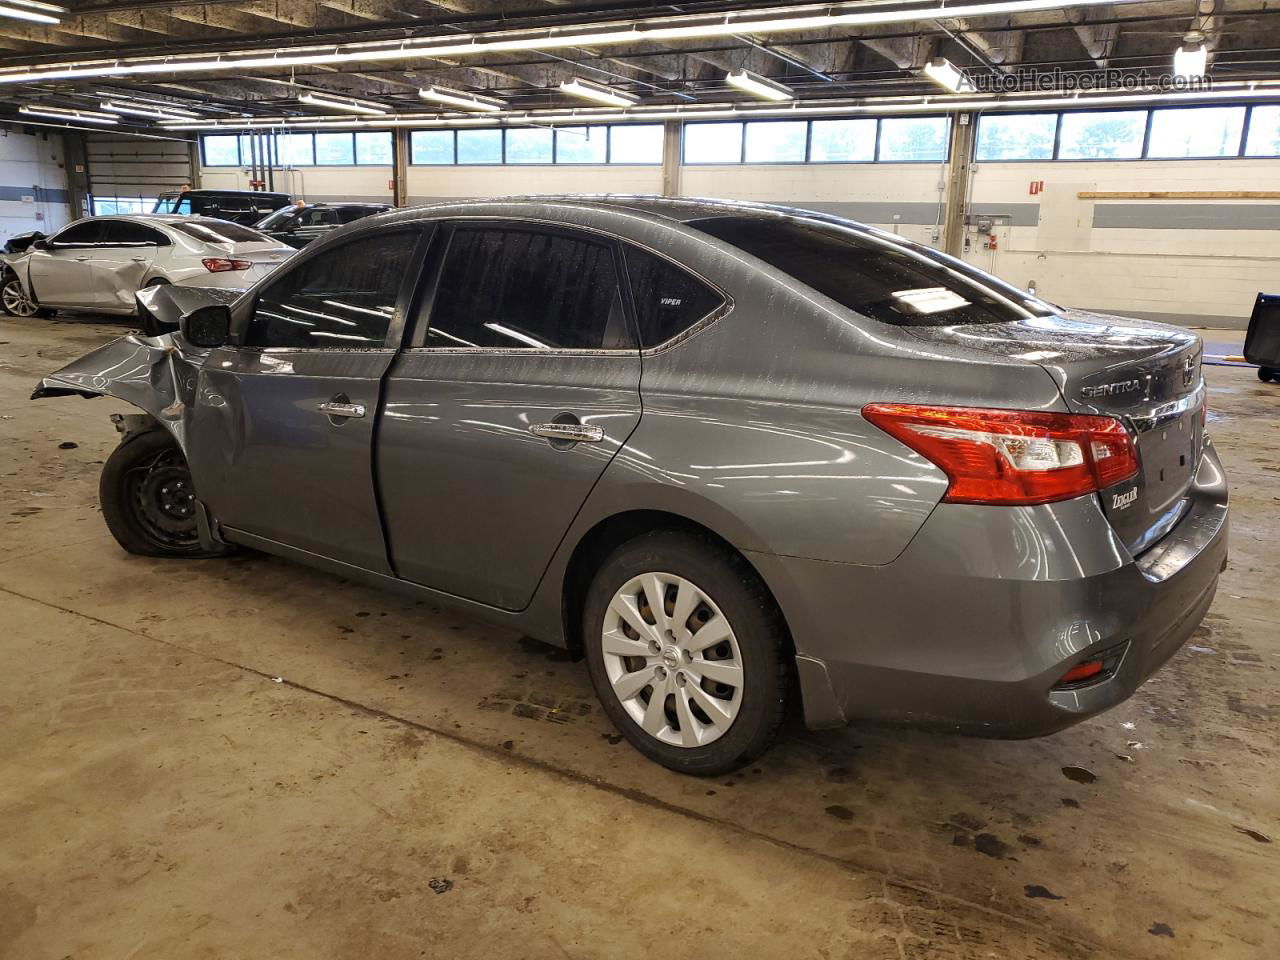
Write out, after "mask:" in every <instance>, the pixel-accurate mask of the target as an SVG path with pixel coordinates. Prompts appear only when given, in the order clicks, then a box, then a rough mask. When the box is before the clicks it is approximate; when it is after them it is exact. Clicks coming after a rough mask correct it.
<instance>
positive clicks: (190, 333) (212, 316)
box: [178, 303, 231, 350]
mask: <svg viewBox="0 0 1280 960" xmlns="http://www.w3.org/2000/svg"><path fill="white" fill-rule="evenodd" d="M178 329H179V330H181V331H182V337H183V339H184V340H186V341H187V342H188V343H189V344H191V345H192V346H193V347H208V348H209V349H211V350H212V349H213V348H214V347H220V346H222V345H223V344H224V343H226V342H227V338H228V337H229V336H230V335H231V308H230V307H228V306H226V305H225V304H221V303H215V304H210V305H209V306H207V307H199V308H198V309H195V310H192V311H191V312H190V313H188V314H185V315H183V316H182V317H180V318H179V320H178Z"/></svg>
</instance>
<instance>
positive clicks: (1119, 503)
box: [1111, 487, 1138, 510]
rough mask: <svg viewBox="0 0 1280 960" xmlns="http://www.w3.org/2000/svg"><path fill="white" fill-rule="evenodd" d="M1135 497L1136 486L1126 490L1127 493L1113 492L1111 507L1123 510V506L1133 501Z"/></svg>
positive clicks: (1136, 496) (1136, 497)
mask: <svg viewBox="0 0 1280 960" xmlns="http://www.w3.org/2000/svg"><path fill="white" fill-rule="evenodd" d="M1137 499H1138V488H1137V487H1134V488H1133V489H1132V490H1130V491H1128V492H1127V493H1113V494H1112V495H1111V509H1112V510H1123V509H1125V507H1127V506H1129V505H1130V504H1131V503H1133V501H1135V500H1137Z"/></svg>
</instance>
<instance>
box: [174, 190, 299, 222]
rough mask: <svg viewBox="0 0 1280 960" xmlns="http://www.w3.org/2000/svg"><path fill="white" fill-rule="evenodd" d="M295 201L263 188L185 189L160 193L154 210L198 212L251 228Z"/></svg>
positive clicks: (203, 215)
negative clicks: (269, 214) (272, 212)
mask: <svg viewBox="0 0 1280 960" xmlns="http://www.w3.org/2000/svg"><path fill="white" fill-rule="evenodd" d="M292 202H293V198H292V197H290V196H289V194H287V193H267V192H265V191H262V190H181V191H176V192H174V193H162V194H160V199H158V200H157V201H156V205H155V209H153V210H152V211H151V212H152V213H186V214H198V215H199V216H202V217H217V218H219V219H220V220H230V221H231V222H232V223H239V224H243V225H244V226H246V227H249V226H252V225H253V224H255V223H257V222H258V221H259V220H261V219H262V218H263V217H264V216H266V215H267V214H268V213H271V211H273V210H279V209H280V208H281V207H283V206H284V205H285V204H288V203H292Z"/></svg>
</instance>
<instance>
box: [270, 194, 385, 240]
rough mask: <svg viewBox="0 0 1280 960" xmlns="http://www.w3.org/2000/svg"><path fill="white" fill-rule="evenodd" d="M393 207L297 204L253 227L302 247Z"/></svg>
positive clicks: (273, 237)
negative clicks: (345, 225)
mask: <svg viewBox="0 0 1280 960" xmlns="http://www.w3.org/2000/svg"><path fill="white" fill-rule="evenodd" d="M390 209H392V207H391V204H389V203H295V204H292V205H290V206H287V207H284V208H283V209H280V210H277V211H275V212H274V213H272V214H270V215H268V216H265V217H263V218H262V219H261V220H259V221H258V222H257V223H255V224H254V225H253V226H254V229H255V230H257V231H258V232H259V233H265V234H266V235H267V236H269V237H271V239H273V240H280V241H282V242H283V243H287V244H289V246H291V247H297V248H302V247H305V246H306V245H307V244H308V243H310V242H311V241H312V240H314V239H316V237H322V236H324V235H325V234H326V233H328V232H329V231H330V230H336V229H338V227H340V226H342V225H343V224H346V223H351V222H352V221H353V220H361V219H363V218H365V217H370V216H373V214H375V213H384V212H386V211H387V210H390Z"/></svg>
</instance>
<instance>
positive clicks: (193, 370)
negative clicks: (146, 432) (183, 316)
mask: <svg viewBox="0 0 1280 960" xmlns="http://www.w3.org/2000/svg"><path fill="white" fill-rule="evenodd" d="M203 359H204V354H200V355H198V356H192V355H188V354H186V353H184V352H183V350H182V349H181V348H180V347H179V346H178V345H177V344H175V343H174V339H173V337H172V336H169V335H166V336H162V337H144V336H138V335H131V336H127V337H120V338H119V339H118V340H112V341H111V342H110V343H107V344H104V345H103V346H101V347H98V348H97V349H96V350H92V351H90V352H89V353H86V354H85V355H84V356H83V357H81V358H80V359H79V360H75V361H73V362H71V363H69V364H67V365H66V366H65V367H63V368H62V369H61V370H58V371H56V372H54V373H51V374H49V376H47V377H45V378H44V379H43V380H41V381H40V383H39V384H37V386H36V388H35V390H34V391H33V392H32V394H31V399H32V400H38V399H40V398H41V397H63V396H69V395H71V394H79V395H80V396H82V397H116V398H117V399H120V400H124V401H126V402H127V403H131V404H133V405H134V406H135V407H138V408H139V409H140V410H143V411H145V412H146V413H149V414H151V416H152V417H154V418H155V419H156V422H158V423H159V424H160V425H161V426H162V427H164V428H165V429H166V430H168V431H169V432H170V433H171V434H172V435H173V438H174V440H176V441H177V443H178V446H179V447H180V448H181V449H182V451H183V452H184V453H185V452H186V449H187V445H186V425H187V411H188V410H189V409H190V404H191V399H192V397H193V396H194V393H195V386H196V380H197V375H198V373H199V368H200V363H201V361H202V360H203Z"/></svg>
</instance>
